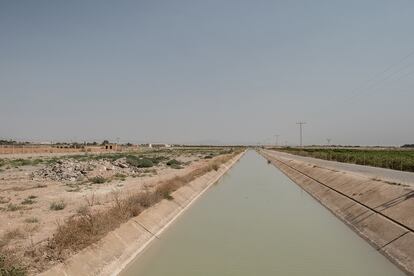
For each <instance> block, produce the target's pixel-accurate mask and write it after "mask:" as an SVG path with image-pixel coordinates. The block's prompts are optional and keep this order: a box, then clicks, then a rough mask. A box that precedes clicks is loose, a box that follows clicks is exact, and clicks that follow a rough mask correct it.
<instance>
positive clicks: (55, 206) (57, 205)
mask: <svg viewBox="0 0 414 276" xmlns="http://www.w3.org/2000/svg"><path fill="white" fill-rule="evenodd" d="M65 207H66V203H65V202H64V201H63V200H59V201H55V202H52V203H51V204H50V210H54V211H59V210H63V209H65Z"/></svg>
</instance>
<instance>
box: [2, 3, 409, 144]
mask: <svg viewBox="0 0 414 276" xmlns="http://www.w3.org/2000/svg"><path fill="white" fill-rule="evenodd" d="M413 15H414V1H412V0H396V1H389V0H388V1H381V0H371V1H364V0H347V1H332V0H329V1H328V0H326V1H316V0H308V1H304V0H303V1H288V0H285V1H235V0H232V1H230V0H228V1H225V0H215V1H206V0H204V1H198V0H188V1H181V0H178V1H157V0H151V1H84V0H82V1H81V0H79V1H56V0H53V1H52V0H50V1H41V0H38V1H3V0H0V39H1V40H0V96H1V99H0V138H15V139H23V140H25V139H30V140H37V141H45V140H51V139H53V140H79V141H83V140H94V139H96V140H102V139H115V138H116V137H120V138H121V141H133V142H156V141H159V142H174V143H176V142H194V143H198V142H213V141H217V142H222V143H239V142H245V143H255V142H263V141H264V140H265V139H268V141H270V140H269V139H270V138H271V137H273V135H274V134H276V133H278V134H280V142H281V143H284V142H285V141H287V142H288V143H290V144H297V143H298V126H297V125H296V124H295V123H296V122H297V121H298V120H305V121H306V122H307V123H308V124H307V125H306V126H305V130H304V142H305V143H306V144H320V143H325V142H326V138H327V137H329V138H332V143H340V144H383V145H394V144H396V145H397V144H403V143H414V128H413V119H414V110H413V108H412V106H413V103H414V91H413V87H414V54H413V55H410V53H413V51H414V16H413ZM390 66H392V67H390ZM387 68H388V70H387V71H385V72H383V71H384V70H386V69H387ZM381 72H383V73H381ZM271 139H272V141H273V140H274V139H273V138H271Z"/></svg>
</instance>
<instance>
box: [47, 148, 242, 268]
mask: <svg viewBox="0 0 414 276" xmlns="http://www.w3.org/2000/svg"><path fill="white" fill-rule="evenodd" d="M245 152H246V151H243V152H242V153H240V154H238V155H237V156H235V157H234V158H232V159H231V160H229V161H228V162H226V163H224V164H222V166H220V168H219V169H218V170H217V171H214V170H213V171H210V172H208V173H206V174H204V175H202V176H200V177H198V178H197V179H195V180H193V181H191V182H190V183H188V184H186V185H184V186H183V187H181V188H179V189H178V190H176V191H174V192H173V193H172V194H171V195H172V197H173V199H172V200H167V199H164V200H162V201H161V202H159V203H157V204H155V205H154V206H151V207H150V208H148V209H146V210H144V211H143V212H142V213H141V214H140V215H138V216H137V217H135V218H132V219H130V220H129V221H127V222H125V223H123V224H122V225H121V226H120V227H119V228H117V229H115V230H113V231H111V232H109V233H108V234H107V235H106V236H105V237H104V238H102V239H101V240H100V241H98V242H97V243H96V244H93V245H91V246H88V247H87V248H85V249H83V250H82V251H80V252H78V253H77V254H75V255H73V256H71V257H70V258H69V259H67V260H65V261H64V262H63V263H60V264H57V265H56V266H54V267H52V268H50V269H49V270H47V271H44V272H42V273H40V274H39V275H42V276H52V275H65V276H70V275H105V276H106V275H108V276H109V275H118V274H119V273H121V272H122V271H123V270H124V269H125V268H126V267H127V266H128V264H129V263H130V262H131V261H133V260H134V259H135V258H136V257H137V256H138V255H139V254H140V253H141V252H143V251H144V250H145V249H146V248H147V247H148V246H149V245H150V244H151V242H152V241H154V240H155V239H157V238H158V236H159V235H160V234H161V233H162V232H164V231H165V230H166V229H167V228H168V227H169V226H170V225H171V224H172V223H173V222H174V221H175V220H176V219H177V218H178V217H180V215H182V214H183V213H184V212H185V211H186V210H187V209H188V208H189V207H190V206H191V205H192V204H193V203H194V202H196V201H197V199H198V198H200V197H201V196H202V195H203V194H204V193H205V192H206V191H207V190H208V189H209V188H210V187H211V186H212V185H214V184H215V183H217V182H218V181H219V180H220V179H221V178H222V177H223V176H224V175H225V174H226V173H227V172H228V171H229V170H230V169H231V168H232V167H233V166H234V165H235V164H236V163H237V162H238V161H239V160H240V159H241V157H243V155H244V154H245Z"/></svg>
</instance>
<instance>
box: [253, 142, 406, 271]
mask: <svg viewBox="0 0 414 276" xmlns="http://www.w3.org/2000/svg"><path fill="white" fill-rule="evenodd" d="M258 152H259V153H260V154H261V155H262V156H263V157H264V158H265V159H267V160H268V161H269V162H270V163H272V165H274V166H275V167H277V168H278V169H279V170H280V171H281V172H282V173H284V174H285V175H286V176H287V177H288V178H290V179H291V180H292V181H293V182H294V183H295V184H297V185H298V186H299V187H300V188H301V189H303V190H304V191H306V192H307V193H308V194H309V195H311V196H312V197H313V198H314V199H315V200H316V201H318V202H319V203H320V204H321V205H322V206H324V207H325V208H327V209H328V210H329V211H330V212H331V213H332V214H334V215H335V216H336V217H337V218H339V219H340V220H341V221H342V222H344V223H345V224H346V225H347V226H348V227H350V228H351V229H352V230H353V231H354V232H356V233H357V234H358V235H359V236H360V237H362V238H363V239H364V240H365V241H367V242H368V243H369V244H370V245H371V246H373V247H374V248H375V249H376V250H378V251H379V252H380V253H381V254H383V255H384V256H385V257H386V258H388V259H389V260H390V261H391V262H392V263H394V264H395V265H396V266H397V267H399V268H400V269H401V270H402V271H403V272H404V273H406V274H407V275H414V234H413V231H412V230H413V229H412V227H411V225H406V224H405V223H404V221H409V220H410V218H407V217H406V218H402V219H401V218H398V219H395V217H390V216H389V214H385V213H384V211H388V210H387V209H388V208H389V207H386V208H382V207H381V206H385V205H386V203H388V202H392V201H393V200H389V201H386V202H385V203H383V204H378V205H377V206H374V207H373V206H370V205H371V204H369V205H367V204H364V203H363V202H361V201H360V200H358V199H357V198H355V197H354V196H352V195H353V194H356V195H357V196H360V195H361V192H367V191H368V189H369V188H367V187H364V185H365V184H368V182H365V183H364V182H361V181H359V180H358V179H357V177H355V176H349V175H344V174H341V173H340V172H338V171H332V170H329V169H326V168H319V167H317V166H313V167H310V166H309V164H306V162H301V161H298V160H295V163H294V165H292V163H289V164H288V163H287V162H286V161H285V160H280V159H278V158H276V157H275V156H274V155H270V154H268V153H267V152H265V151H263V150H258ZM319 169H321V170H323V169H324V172H323V174H324V175H323V177H321V179H324V180H327V179H329V181H320V180H318V179H317V178H315V177H312V176H311V175H309V173H310V172H312V171H313V172H314V173H312V174H313V175H316V174H317V173H320V172H318V170H319ZM329 171H330V172H329ZM372 182H374V181H371V183H372ZM337 183H341V184H339V185H338V184H337ZM371 183H369V184H371ZM361 184H364V185H361ZM335 185H336V186H337V187H341V186H342V187H341V188H343V187H344V186H345V185H348V186H350V187H351V188H350V189H349V190H347V192H346V193H343V192H341V191H340V190H338V189H335ZM378 187H379V186H378ZM378 189H379V188H378ZM352 190H354V191H355V193H352ZM350 192H351V193H350ZM376 192H379V191H375V189H374V190H372V186H371V190H370V191H369V193H368V195H369V194H371V195H374V194H375V193H376ZM357 196H356V197H357ZM398 198H402V197H401V196H400V197H397V199H398ZM372 201H375V200H372ZM402 202H404V199H403V200H401V201H399V202H397V203H396V204H395V205H393V206H392V207H394V206H396V205H398V204H401V203H402ZM405 204H406V202H405ZM410 204H412V202H410ZM401 220H402V221H401Z"/></svg>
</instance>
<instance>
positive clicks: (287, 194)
mask: <svg viewBox="0 0 414 276" xmlns="http://www.w3.org/2000/svg"><path fill="white" fill-rule="evenodd" d="M121 275H123V276H132V275H134V276H135V275H145V276H165V275H169V276H190V275H191V276H193V275H199V276H200V275H201V276H203V275H206V276H207V275H208V276H210V275H211V276H213V275H214V276H216V275H221V276H224V275H226V276H227V275H229V276H230V275H234V276H243V275H246V276H247V275H249V276H250V275H290V276H292V275H315V276H320V275H335V276H340V275H344V276H349V275H353V276H355V275H364V276H366V275H376V276H380V275H384V276H385V275H386V276H391V275H404V274H403V273H402V272H401V271H400V270H399V269H398V268H397V267H395V266H394V265H393V264H392V263H390V262H389V261H388V260H387V259H386V258H385V257H384V256H382V255H381V254H380V253H379V252H377V251H376V250H375V249H374V248H373V247H371V246H370V245H369V244H368V243H367V242H365V241H364V240H362V239H361V238H360V237H359V236H358V235H357V234H356V233H354V232H353V231H352V230H350V229H349V228H348V227H347V226H346V225H344V224H343V223H342V222H341V221H340V220H338V219H337V218H336V217H335V216H334V215H333V214H331V213H330V212H329V211H328V210H326V209H325V208H324V207H323V206H321V205H320V204H319V203H318V202H317V201H316V200H314V199H313V198H312V197H310V196H309V195H308V194H307V193H306V192H304V191H302V190H301V189H300V188H299V187H298V186H297V185H296V184H295V183H293V182H292V181H291V180H290V179H289V178H287V177H286V176H285V175H284V174H282V173H281V172H280V171H279V170H278V169H276V168H275V167H274V166H273V165H270V164H267V161H266V160H265V159H264V158H263V157H261V156H260V155H258V154H257V153H256V152H254V151H249V152H247V153H246V155H245V156H244V157H243V158H242V159H241V160H240V162H239V163H238V164H236V165H235V166H234V167H233V168H232V169H231V170H230V171H229V173H228V174H227V175H226V176H224V177H223V178H222V179H221V180H220V181H219V182H218V183H217V184H216V185H214V186H213V187H212V188H211V189H210V190H209V191H208V192H207V193H206V194H204V195H203V196H202V197H201V198H200V199H199V200H198V201H197V202H196V203H195V204H194V205H193V206H192V207H191V208H190V209H188V210H187V211H186V212H185V213H184V214H183V215H182V216H181V217H179V218H178V219H177V221H175V223H174V224H173V225H171V226H170V228H169V229H167V230H166V231H165V232H164V233H163V234H162V235H161V236H160V237H159V239H156V240H154V241H153V243H151V245H150V246H149V247H148V248H147V249H146V250H145V251H144V252H143V253H142V254H141V255H139V256H138V257H137V258H136V259H135V260H134V261H133V262H131V263H130V265H129V266H128V267H127V268H126V269H125V270H124V271H123V272H122V273H121Z"/></svg>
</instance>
